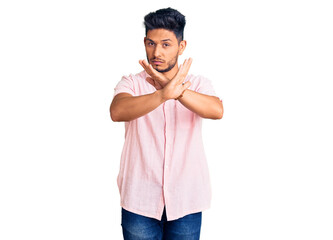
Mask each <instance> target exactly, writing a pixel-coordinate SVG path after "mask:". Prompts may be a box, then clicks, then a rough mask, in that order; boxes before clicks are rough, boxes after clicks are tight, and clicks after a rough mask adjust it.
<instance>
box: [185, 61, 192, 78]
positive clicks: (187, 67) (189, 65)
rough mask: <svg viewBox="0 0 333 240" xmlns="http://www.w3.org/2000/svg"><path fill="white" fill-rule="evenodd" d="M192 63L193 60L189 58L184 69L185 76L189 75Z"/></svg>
mask: <svg viewBox="0 0 333 240" xmlns="http://www.w3.org/2000/svg"><path fill="white" fill-rule="evenodd" d="M192 61H193V59H192V58H189V59H188V60H187V61H186V65H185V68H184V74H185V75H187V74H188V71H189V70H190V67H191V64H192Z"/></svg>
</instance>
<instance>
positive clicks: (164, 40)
mask: <svg viewBox="0 0 333 240" xmlns="http://www.w3.org/2000/svg"><path fill="white" fill-rule="evenodd" d="M147 40H148V41H151V42H154V41H153V40H151V39H150V38H147ZM167 41H170V42H172V40H171V39H169V38H168V39H163V40H162V42H167Z"/></svg>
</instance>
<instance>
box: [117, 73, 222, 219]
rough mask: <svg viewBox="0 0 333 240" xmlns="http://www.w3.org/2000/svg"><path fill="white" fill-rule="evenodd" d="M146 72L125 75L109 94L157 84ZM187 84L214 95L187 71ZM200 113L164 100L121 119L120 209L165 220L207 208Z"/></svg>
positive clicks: (149, 89) (202, 80)
mask: <svg viewBox="0 0 333 240" xmlns="http://www.w3.org/2000/svg"><path fill="white" fill-rule="evenodd" d="M147 76H149V75H148V74H147V73H146V72H145V71H142V72H141V73H138V74H136V75H130V76H124V77H123V78H122V79H121V81H120V82H119V83H118V84H117V86H116V88H115V92H114V96H115V95H117V94H118V93H122V92H124V93H129V94H131V95H133V96H140V95H145V94H149V93H153V92H154V91H156V89H155V88H154V87H153V86H152V85H151V84H149V83H148V82H147V81H146V77H147ZM186 81H190V82H191V86H190V87H189V89H191V90H193V91H196V92H199V93H203V94H207V95H214V96H216V95H215V92H214V90H213V87H212V85H211V83H210V81H209V80H208V79H206V78H204V77H202V76H193V75H188V76H187V77H186ZM201 121H202V118H201V117H199V116H198V115H197V114H195V113H193V112H192V111H190V110H188V109H187V108H185V107H184V106H183V105H182V104H181V103H180V102H179V101H176V100H168V101H166V102H165V103H163V104H161V105H160V106H159V107H157V108H156V109H155V110H153V111H151V112H150V113H148V114H146V115H145V116H142V117H140V118H137V119H135V120H132V121H129V122H125V143H124V147H123V151H122V155H121V160H120V170H119V174H118V177H117V184H118V188H119V193H120V198H121V202H120V205H121V207H123V208H124V209H126V210H128V211H131V212H133V213H136V214H140V215H143V216H146V217H151V218H155V219H158V220H161V218H162V214H163V209H164V205H165V207H166V215H167V220H168V221H171V220H175V219H178V218H181V217H183V216H185V215H187V214H191V213H195V212H200V211H203V210H205V209H208V208H210V204H211V196H212V193H211V184H210V176H209V171H208V165H207V161H206V157H205V153H204V147H203V142H202V135H201Z"/></svg>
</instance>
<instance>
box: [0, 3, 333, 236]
mask: <svg viewBox="0 0 333 240" xmlns="http://www.w3.org/2000/svg"><path fill="white" fill-rule="evenodd" d="M158 2H159V1H143V0H141V1H132V2H129V1H117V2H115V1H74V0H66V1H64V0H58V1H36V0H34V1H15V0H12V1H9V0H8V1H1V3H0V80H1V85H0V114H1V117H0V148H1V149H0V158H1V162H0V164H1V165H0V239H2V240H10V239H20V240H21V239H34V240H39V239H43V240H45V239H48V240H51V239H57V240H58V239H62V240H65V239H66V240H67V239H70V240H73V239H80V240H84V239H99V240H102V239H122V234H121V226H120V221H121V215H120V213H121V212H120V198H119V192H118V188H117V184H116V178H117V174H118V170H119V161H120V154H121V149H122V145H123V141H124V125H123V123H114V122H112V121H111V119H110V116H109V105H110V103H111V100H112V97H113V88H114V87H115V85H116V84H117V82H118V81H119V80H120V79H121V77H122V76H123V75H128V74H130V73H137V72H139V71H141V70H142V69H141V66H140V65H139V64H138V60H139V59H144V58H145V52H144V46H143V37H144V28H143V17H144V15H146V14H147V13H149V12H151V11H155V10H157V9H159V8H163V7H168V6H171V7H173V8H176V9H178V10H179V11H180V12H182V13H183V14H184V15H185V16H186V19H187V25H186V27H185V39H186V40H187V41H188V46H187V49H186V51H185V53H184V55H183V56H182V58H181V59H180V61H181V62H182V61H183V60H184V58H187V57H192V58H193V64H192V67H191V73H193V74H201V75H204V76H206V77H208V78H210V79H211V80H212V82H213V85H214V87H215V91H216V92H217V93H218V95H219V96H220V97H221V98H222V99H223V103H224V108H225V113H224V117H223V119H222V120H218V121H213V120H204V129H203V131H204V141H205V147H206V153H207V158H208V165H209V168H210V174H211V181H212V187H213V201H212V207H211V208H210V209H209V210H207V211H204V212H203V221H202V229H201V239H203V240H211V239H218V240H219V239H223V240H244V239H255V240H267V239H269V240H274V239H278V240H281V239H284V240H287V239H288V240H289V239H290V240H295V239H302V240H304V239H313V240H318V239H320V240H326V239H327V240H332V239H333V204H332V203H333V174H332V170H333V167H332V166H333V164H332V160H333V150H332V149H333V148H332V147H333V145H332V144H333V127H332V122H333V114H332V104H333V97H332V95H333V94H332V90H333V89H332V86H331V84H332V80H333V74H332V66H333V57H332V56H333V47H332V43H333V35H332V29H333V26H332V23H333V17H332V16H333V14H332V12H333V8H332V6H331V5H330V4H329V3H330V1H321V0H317V1H296V0H288V1H286V0H280V1H263V0H262V1H258V0H256V1H244V0H243V1H240V0H238V1H237V0H235V1H208V0H206V1H197V2H196V1H191V2H184V1H168V4H160V3H158Z"/></svg>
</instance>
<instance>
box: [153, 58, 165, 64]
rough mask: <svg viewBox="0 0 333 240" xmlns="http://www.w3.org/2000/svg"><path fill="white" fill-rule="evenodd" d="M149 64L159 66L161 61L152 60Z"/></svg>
mask: <svg viewBox="0 0 333 240" xmlns="http://www.w3.org/2000/svg"><path fill="white" fill-rule="evenodd" d="M151 62H152V63H153V64H154V65H160V64H162V63H163V61H162V60H160V59H154V60H152V61H151Z"/></svg>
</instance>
